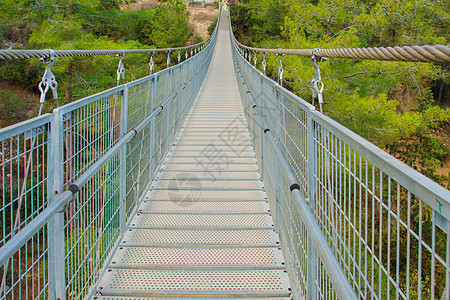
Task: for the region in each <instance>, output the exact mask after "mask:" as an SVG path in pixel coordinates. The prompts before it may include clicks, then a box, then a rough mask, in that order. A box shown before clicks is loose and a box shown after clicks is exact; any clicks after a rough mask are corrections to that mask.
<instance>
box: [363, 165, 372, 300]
mask: <svg viewBox="0 0 450 300" xmlns="http://www.w3.org/2000/svg"><path fill="white" fill-rule="evenodd" d="M364 161H365V166H366V167H365V169H366V189H365V195H364V199H365V215H366V217H365V220H364V221H365V223H364V228H365V230H364V239H365V243H364V278H365V281H366V282H365V283H364V294H363V298H366V299H367V286H368V284H369V283H368V281H369V279H368V277H367V248H368V247H369V238H368V236H367V232H368V231H369V230H368V229H369V224H368V223H369V184H370V183H369V162H368V160H367V159H364ZM371 269H373V267H372V268H371Z"/></svg>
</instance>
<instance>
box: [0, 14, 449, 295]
mask: <svg viewBox="0 0 450 300" xmlns="http://www.w3.org/2000/svg"><path fill="white" fill-rule="evenodd" d="M145 51H146V50H142V49H141V50H120V51H118V50H111V51H109V50H105V51H102V50H98V51H83V50H80V51H70V50H60V51H48V50H35V51H20V50H17V51H14V50H11V51H8V50H4V51H0V57H1V58H3V59H14V58H30V57H41V58H45V59H46V62H47V63H48V67H47V70H46V76H44V79H43V84H42V86H41V89H42V92H43V94H44V99H45V93H46V92H47V91H49V90H53V92H54V95H55V96H56V93H57V84H56V79H55V78H54V76H53V74H52V73H51V65H52V64H53V63H54V61H55V58H57V57H60V56H82V55H111V54H117V55H119V56H120V57H123V56H124V55H126V54H127V53H146V52H145ZM152 51H154V52H158V51H159V52H164V51H165V52H168V53H169V55H170V52H178V57H177V58H178V64H176V65H174V66H170V56H168V62H167V65H168V68H166V69H164V70H162V71H160V72H157V73H155V74H152V75H149V76H147V77H144V78H142V79H139V80H136V81H133V82H130V83H125V84H122V85H118V86H117V87H114V88H112V89H109V90H106V91H104V92H101V93H99V94H96V95H93V96H89V97H87V98H84V99H81V100H79V101H76V102H73V103H70V104H68V105H64V106H61V107H58V108H57V109H55V110H54V111H53V113H51V114H44V115H42V116H39V117H37V118H34V119H31V120H29V121H26V122H23V123H20V124H17V125H14V126H11V127H8V128H4V129H1V130H0V158H1V159H0V170H1V172H0V173H1V174H0V177H1V178H2V191H3V192H2V193H3V195H2V198H3V200H2V206H1V208H0V213H1V219H2V222H1V223H2V233H1V243H0V246H1V248H0V264H1V266H2V267H1V269H0V275H1V278H0V279H1V280H2V281H1V286H0V299H84V298H86V299H179V298H186V299H189V298H191V299H194V298H219V299H220V298H223V299H225V298H252V299H255V298H257V299H337V298H340V299H368V298H371V299H391V298H395V299H417V298H419V299H420V298H422V297H424V298H425V297H427V298H428V297H429V298H431V299H449V288H450V192H449V191H448V190H446V189H445V188H443V187H441V186H439V185H438V184H436V183H435V182H433V181H432V180H430V179H428V178H426V177H425V176H423V175H421V174H420V173H418V172H417V171H415V170H413V169H411V168H409V167H408V166H406V165H405V164H403V163H401V162H400V161H398V160H396V159H395V158H393V157H392V156H390V155H389V154H387V153H386V152H384V151H383V150H381V149H379V148H377V147H376V146H374V145H372V144H371V143H369V142H368V141H367V140H364V139H363V138H361V137H360V136H358V135H356V134H355V133H353V132H351V131H350V130H348V129H347V128H345V127H343V126H342V125H340V124H338V123H337V122H335V121H333V120H332V119H330V118H328V117H326V116H324V115H323V114H322V113H320V112H319V111H317V110H316V109H315V107H314V106H312V105H311V104H309V103H307V102H306V101H304V100H303V99H301V98H299V97H297V96H296V95H294V94H292V93H291V92H289V91H288V90H286V89H284V88H283V87H282V86H281V85H280V84H278V83H276V82H274V81H272V80H271V79H269V78H267V77H266V76H264V72H260V71H259V70H258V69H257V68H255V67H254V66H253V65H252V55H251V53H252V52H251V51H260V52H262V53H264V55H265V54H267V53H276V54H277V55H280V54H294V55H307V56H313V58H314V62H315V63H316V64H317V63H318V59H317V58H319V57H320V56H327V55H329V56H336V57H344V58H365V59H386V60H392V59H395V60H409V61H435V62H443V61H444V62H448V61H449V60H450V59H449V54H450V53H449V49H448V47H444V46H438V47H429V46H426V47H417V48H414V47H411V48H410V47H404V48H399V47H396V48H388V49H384V48H383V49H369V50H367V49H366V50H361V51H359V50H351V49H350V50H346V51H337V52H336V51H335V52H333V51H328V52H327V51H326V50H322V49H317V50H307V51H306V50H305V51H303V52H301V51H300V52H301V53H300V52H299V51H293V50H281V49H278V50H273V49H257V48H250V47H246V46H244V45H241V44H239V43H238V42H237V41H236V40H235V39H234V37H233V35H232V32H231V30H230V25H229V16H228V14H227V12H226V11H222V12H221V17H220V18H219V22H218V26H217V28H216V30H215V32H214V34H213V35H212V36H211V38H210V39H208V40H207V41H205V42H204V43H202V44H199V45H195V46H193V47H183V48H176V49H158V50H152ZM181 51H184V53H185V60H184V61H181V58H182V57H181ZM154 52H152V53H154ZM316 55H317V56H316ZM363 56H365V57H363ZM255 57H256V56H255ZM120 62H121V60H120ZM151 62H153V56H152V60H151ZM254 63H255V64H256V60H255V61H254ZM263 63H264V62H263ZM153 66H154V64H153ZM150 67H152V64H150ZM264 70H265V64H264ZM282 71H283V69H282V65H281V60H280V68H279V77H282ZM123 72H124V68H123V65H122V64H121V63H120V64H119V69H118V73H117V75H118V80H120V79H121V78H122V76H123ZM280 83H282V80H280ZM312 87H313V89H314V90H315V92H316V97H317V98H318V100H319V104H321V92H322V90H321V80H320V72H318V71H317V72H316V74H315V76H314V80H313V82H312ZM423 295H426V296H423Z"/></svg>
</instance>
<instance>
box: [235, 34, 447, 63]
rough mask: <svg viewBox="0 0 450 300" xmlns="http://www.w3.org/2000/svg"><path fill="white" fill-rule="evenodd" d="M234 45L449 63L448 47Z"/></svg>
mask: <svg viewBox="0 0 450 300" xmlns="http://www.w3.org/2000/svg"><path fill="white" fill-rule="evenodd" d="M234 40H235V42H236V44H237V45H238V46H239V47H241V48H243V49H247V50H253V51H257V52H261V53H273V54H277V53H278V54H286V55H297V56H308V57H311V56H313V51H314V54H315V55H316V56H319V57H328V58H349V59H370V60H387V61H406V62H434V63H449V62H450V46H444V45H435V46H429V45H425V46H404V47H398V46H395V47H373V48H334V49H320V48H316V49H267V48H255V47H248V46H245V45H242V44H241V43H239V42H238V41H237V40H236V38H234Z"/></svg>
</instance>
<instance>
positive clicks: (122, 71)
mask: <svg viewBox="0 0 450 300" xmlns="http://www.w3.org/2000/svg"><path fill="white" fill-rule="evenodd" d="M120 51H122V53H121V54H117V57H119V58H120V60H119V65H118V66H117V85H119V83H120V77H122V79H123V82H124V83H125V67H124V65H123V62H122V60H123V58H124V57H125V51H124V50H120Z"/></svg>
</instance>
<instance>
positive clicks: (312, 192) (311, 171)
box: [307, 111, 318, 299]
mask: <svg viewBox="0 0 450 300" xmlns="http://www.w3.org/2000/svg"><path fill="white" fill-rule="evenodd" d="M310 113H311V111H308V112H307V114H308V115H307V118H308V128H307V130H308V132H307V139H308V162H309V165H308V186H309V193H308V198H309V206H310V207H311V210H312V211H313V212H315V210H316V209H315V206H316V203H315V201H316V178H315V176H316V168H317V167H316V164H317V161H316V154H317V152H316V142H315V138H316V129H315V128H314V127H315V122H314V120H313V119H312V117H311V115H310ZM308 235H309V234H308ZM307 263H308V266H307V284H308V288H307V298H308V299H316V298H317V289H316V285H315V284H314V281H315V280H316V277H317V273H316V271H317V267H318V264H317V258H316V252H315V249H314V246H313V244H312V241H311V238H310V237H309V236H308V262H307Z"/></svg>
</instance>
